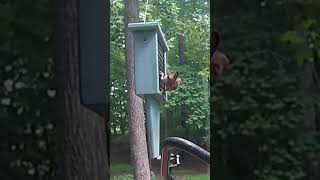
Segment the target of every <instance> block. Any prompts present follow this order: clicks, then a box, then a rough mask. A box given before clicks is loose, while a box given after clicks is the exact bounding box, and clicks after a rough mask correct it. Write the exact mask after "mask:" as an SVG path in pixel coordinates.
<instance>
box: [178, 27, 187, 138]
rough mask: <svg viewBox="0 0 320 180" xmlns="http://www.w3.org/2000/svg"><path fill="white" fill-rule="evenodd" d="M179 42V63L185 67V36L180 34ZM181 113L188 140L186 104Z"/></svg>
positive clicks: (182, 106) (182, 124)
mask: <svg viewBox="0 0 320 180" xmlns="http://www.w3.org/2000/svg"><path fill="white" fill-rule="evenodd" d="M178 40H179V62H180V64H182V65H183V64H186V63H187V59H186V56H185V52H186V42H185V37H184V34H182V33H179V34H178ZM180 113H181V126H182V127H183V128H184V129H185V136H186V138H188V136H189V128H188V125H187V124H186V120H187V118H188V110H187V108H186V107H185V105H184V104H182V105H181V112H180Z"/></svg>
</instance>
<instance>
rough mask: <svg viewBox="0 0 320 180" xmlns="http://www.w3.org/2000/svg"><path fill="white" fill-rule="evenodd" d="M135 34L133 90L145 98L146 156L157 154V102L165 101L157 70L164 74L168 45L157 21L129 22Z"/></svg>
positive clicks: (158, 112) (164, 93)
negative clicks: (147, 154)
mask: <svg viewBox="0 0 320 180" xmlns="http://www.w3.org/2000/svg"><path fill="white" fill-rule="evenodd" d="M128 28H129V29H130V30H131V32H132V33H133V37H134V43H133V44H134V76H135V77H134V80H135V86H136V89H135V91H136V94H137V95H138V96H140V97H141V98H144V101H145V104H144V108H145V112H146V119H147V139H148V149H149V157H150V158H157V157H158V156H159V155H160V103H164V102H166V101H167V93H166V91H165V85H164V83H163V82H162V81H161V79H160V71H161V72H163V73H165V74H166V65H167V57H168V55H167V54H168V51H169V48H168V45H167V43H166V40H165V38H164V35H163V33H162V31H161V29H160V26H159V23H158V22H144V23H129V24H128Z"/></svg>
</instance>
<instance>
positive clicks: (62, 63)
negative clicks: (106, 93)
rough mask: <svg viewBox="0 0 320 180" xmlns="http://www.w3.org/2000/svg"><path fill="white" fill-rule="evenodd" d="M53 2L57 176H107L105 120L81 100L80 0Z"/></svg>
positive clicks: (95, 179) (65, 179)
mask: <svg viewBox="0 0 320 180" xmlns="http://www.w3.org/2000/svg"><path fill="white" fill-rule="evenodd" d="M53 5H54V55H55V56H54V63H55V66H54V67H55V85H56V90H57V93H56V104H55V109H56V115H57V117H56V125H57V147H58V151H57V153H58V154H57V164H58V176H57V179H59V180H101V179H108V170H109V167H108V156H107V138H106V122H105V119H104V118H103V117H101V116H99V115H98V114H96V113H94V112H92V111H90V110H89V109H87V108H85V107H84V106H82V104H81V102H80V92H79V89H80V79H79V61H80V59H79V28H78V26H79V24H78V23H79V12H78V7H79V1H78V0H55V1H54V2H53Z"/></svg>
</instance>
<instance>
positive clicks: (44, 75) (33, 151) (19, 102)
mask: <svg viewBox="0 0 320 180" xmlns="http://www.w3.org/2000/svg"><path fill="white" fill-rule="evenodd" d="M50 19H51V9H50V2H49V1H47V0H44V1H34V0H32V1H20V0H13V1H7V0H3V1H1V2H0V58H1V61H0V82H1V85H2V87H1V88H0V97H1V99H0V101H1V104H0V122H1V125H0V142H1V143H0V159H1V162H0V169H1V170H0V179H26V180H27V179H41V180H42V179H52V178H53V177H54V174H55V163H54V157H55V126H54V124H53V119H52V115H53V114H52V112H51V106H52V99H53V97H54V95H55V90H54V89H51V88H50V84H49V83H50V82H51V81H52V78H53V73H52V58H51V56H52V54H51V49H52V46H51V45H52V43H51V33H52V32H51V31H52V27H51V22H50Z"/></svg>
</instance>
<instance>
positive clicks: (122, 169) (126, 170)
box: [111, 164, 133, 174]
mask: <svg viewBox="0 0 320 180" xmlns="http://www.w3.org/2000/svg"><path fill="white" fill-rule="evenodd" d="M111 173H123V174H132V173H133V167H132V166H131V165H129V164H117V165H113V166H111Z"/></svg>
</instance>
